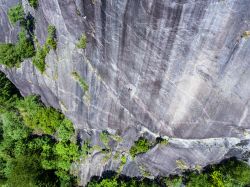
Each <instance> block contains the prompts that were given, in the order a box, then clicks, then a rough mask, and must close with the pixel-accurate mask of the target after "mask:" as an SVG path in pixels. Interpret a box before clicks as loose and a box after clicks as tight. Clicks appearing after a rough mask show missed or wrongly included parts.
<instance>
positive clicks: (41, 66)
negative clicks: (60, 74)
mask: <svg viewBox="0 0 250 187" xmlns="http://www.w3.org/2000/svg"><path fill="white" fill-rule="evenodd" d="M46 56H47V49H46V48H45V47H40V46H39V47H37V49H36V54H35V56H34V57H33V58H32V63H33V64H34V66H35V67H36V68H37V69H38V70H39V71H40V72H41V73H43V72H44V71H45V68H46V62H45V59H46Z"/></svg>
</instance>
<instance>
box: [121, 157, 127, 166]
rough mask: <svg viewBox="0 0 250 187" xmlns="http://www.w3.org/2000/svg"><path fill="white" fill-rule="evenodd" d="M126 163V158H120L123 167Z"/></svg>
mask: <svg viewBox="0 0 250 187" xmlns="http://www.w3.org/2000/svg"><path fill="white" fill-rule="evenodd" d="M126 162H127V158H126V156H125V155H122V157H121V164H122V165H124V164H126Z"/></svg>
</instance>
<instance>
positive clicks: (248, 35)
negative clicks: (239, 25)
mask: <svg viewBox="0 0 250 187" xmlns="http://www.w3.org/2000/svg"><path fill="white" fill-rule="evenodd" d="M242 37H243V38H248V37H250V31H245V32H244V33H243V34H242Z"/></svg>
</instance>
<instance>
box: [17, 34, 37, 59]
mask: <svg viewBox="0 0 250 187" xmlns="http://www.w3.org/2000/svg"><path fill="white" fill-rule="evenodd" d="M15 49H16V53H17V54H18V55H19V56H20V58H21V60H22V61H23V60H24V59H25V58H30V57H33V56H34V55H35V48H34V45H33V42H32V41H31V40H30V39H29V38H28V37H27V36H26V32H25V30H22V31H21V32H19V35H18V42H17V44H16V46H15Z"/></svg>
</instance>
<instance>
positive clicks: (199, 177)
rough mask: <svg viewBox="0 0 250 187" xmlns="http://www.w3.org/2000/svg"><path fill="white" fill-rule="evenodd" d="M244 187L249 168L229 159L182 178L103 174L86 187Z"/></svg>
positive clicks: (249, 180) (249, 183) (247, 180)
mask: <svg viewBox="0 0 250 187" xmlns="http://www.w3.org/2000/svg"><path fill="white" fill-rule="evenodd" d="M183 184H184V185H186V186H187V187H234V186H237V187H246V186H249V185H250V167H249V166H248V165H247V164H246V163H244V162H240V161H237V160H236V159H230V160H226V161H224V162H222V163H221V164H218V165H213V166H208V167H207V168H206V169H205V170H204V171H203V172H202V173H197V172H189V173H186V174H185V175H184V176H182V177H180V176H170V177H158V178H156V179H155V180H150V179H146V178H129V177H124V176H117V174H116V173H105V174H104V175H103V176H102V177H100V178H93V179H92V181H91V182H89V183H88V187H106V186H112V187H118V186H123V187H137V186H145V187H146V186H147V187H181V186H182V185H183Z"/></svg>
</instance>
